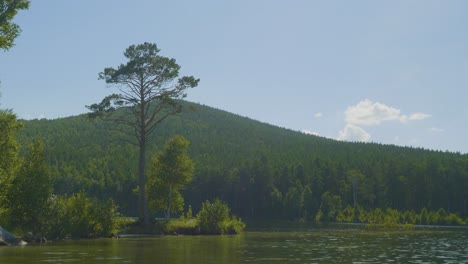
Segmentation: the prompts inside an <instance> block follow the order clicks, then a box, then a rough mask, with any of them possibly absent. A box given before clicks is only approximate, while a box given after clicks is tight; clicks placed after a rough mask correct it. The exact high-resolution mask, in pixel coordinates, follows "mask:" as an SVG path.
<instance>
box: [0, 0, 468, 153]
mask: <svg viewBox="0 0 468 264" xmlns="http://www.w3.org/2000/svg"><path fill="white" fill-rule="evenodd" d="M466 10H468V1H463V0H459V1H456V0H449V1H442V0H440V1H433V0H419V1H418V0H412V1H407V0H401V1H398V0H392V1H372V0H369V1H344V0H343V1H310V0H294V1H279V0H278V1H272V0H268V1H267V0H255V1H252V0H237V1H218V0H210V1H205V0H201V1H192V0H186V1H178V0H175V1H155V0H135V1H124V0H100V1H95V0H80V1H61V0H40V1H39V0H32V1H31V7H30V9H29V10H27V11H22V12H20V13H19V14H18V15H17V17H16V18H15V22H16V23H18V24H19V25H20V26H21V28H22V30H23V32H22V34H21V36H20V37H19V38H18V39H17V40H16V46H15V47H14V48H12V49H11V50H9V51H8V52H1V53H0V80H1V82H2V83H1V84H0V92H1V93H2V96H1V98H0V107H2V108H11V109H13V110H14V111H15V112H16V113H17V114H18V115H19V117H21V118H27V119H30V118H43V117H45V118H57V117H65V116H70V115H77V114H80V113H83V112H86V108H85V105H89V104H92V103H95V102H98V101H100V100H101V99H102V98H103V97H104V96H106V95H108V94H110V93H112V92H113V91H112V90H110V89H109V88H106V85H105V83H104V82H103V81H102V80H98V79H97V76H98V73H99V72H100V71H102V70H103V69H104V68H105V67H115V66H117V65H118V64H119V63H121V62H123V61H124V57H123V51H124V50H125V48H127V47H128V46H129V45H131V44H139V43H142V42H145V41H147V42H154V43H157V45H158V47H159V48H160V49H161V54H162V55H165V56H168V57H173V58H175V59H176V60H177V62H178V63H179V64H180V65H181V66H182V71H181V73H182V74H183V75H194V76H195V77H197V78H200V79H201V81H200V85H199V86H198V87H197V88H195V89H193V90H191V91H190V92H189V96H188V98H187V99H188V100H189V101H193V102H198V103H202V104H205V105H209V106H213V107H216V108H219V109H223V110H227V111H230V112H233V113H236V114H240V115H242V116H248V117H251V118H253V119H256V120H260V121H263V122H267V123H270V124H274V125H277V126H280V127H286V128H290V129H293V130H298V131H303V132H304V133H314V134H318V135H320V136H323V137H328V138H333V139H339V140H347V141H367V142H380V143H385V144H396V145H404V146H415V147H423V148H428V149H437V150H443V151H445V150H449V151H458V152H462V153H468V141H467V140H466V135H468V122H467V121H468V120H467V117H468V104H467V101H468V89H467V88H468V87H467V85H468V34H467V29H466V25H468V16H466Z"/></svg>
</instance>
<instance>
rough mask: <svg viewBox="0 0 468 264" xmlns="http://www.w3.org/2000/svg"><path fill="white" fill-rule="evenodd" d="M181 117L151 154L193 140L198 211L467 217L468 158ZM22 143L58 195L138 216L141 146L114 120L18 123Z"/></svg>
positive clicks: (168, 125)
mask: <svg viewBox="0 0 468 264" xmlns="http://www.w3.org/2000/svg"><path fill="white" fill-rule="evenodd" d="M184 105H185V106H187V109H190V108H195V111H191V110H186V111H184V112H183V113H182V114H181V115H180V116H176V117H171V118H170V119H167V120H166V121H165V122H164V123H162V125H161V126H160V127H158V128H157V129H156V131H155V133H154V135H153V137H154V138H153V141H152V143H153V145H152V146H151V147H150V148H149V149H150V152H151V153H149V154H150V155H148V156H151V155H152V153H155V152H156V151H157V149H158V146H160V147H162V146H163V144H164V142H165V141H166V140H167V139H168V138H170V137H171V136H173V135H175V134H180V135H183V136H184V137H186V138H187V139H188V140H189V141H190V142H191V145H190V151H189V152H190V155H191V157H192V159H193V160H194V161H195V164H196V172H195V175H194V178H193V181H192V182H191V183H190V184H189V185H188V186H187V188H186V189H185V190H184V191H183V194H184V196H185V199H186V202H185V203H186V205H189V204H190V205H193V207H194V210H196V209H197V206H198V205H200V204H201V202H202V201H204V200H206V199H213V198H215V197H218V198H220V199H222V200H224V201H226V202H228V203H229V205H230V206H231V208H232V210H233V212H234V213H235V214H237V215H240V216H243V217H254V218H255V217H259V218H260V217H274V218H301V217H305V218H307V217H312V216H313V215H314V214H315V213H316V212H317V210H318V209H319V206H320V203H321V197H322V195H323V194H324V193H325V192H328V193H331V194H335V195H339V196H340V197H341V201H342V204H343V206H345V205H347V204H350V205H353V204H354V203H355V202H356V203H357V204H359V205H361V206H363V207H365V208H369V209H370V208H377V207H379V208H387V207H391V208H394V209H413V210H416V211H417V210H420V209H421V208H423V207H426V208H428V209H430V210H437V209H438V208H444V209H445V210H447V211H450V212H457V213H460V214H461V215H465V216H466V210H467V202H468V201H467V200H468V191H466V190H468V156H467V155H460V154H456V153H446V152H436V151H429V150H424V149H414V148H405V147H397V146H387V145H380V144H366V143H346V142H339V141H335V140H331V139H325V138H321V137H316V136H312V135H306V134H303V133H300V132H295V131H291V130H288V129H283V128H278V127H275V126H272V125H268V124H264V123H261V122H257V121H254V120H252V119H249V118H245V117H241V116H238V115H234V114H231V113H228V112H225V111H221V110H217V109H213V108H210V107H207V106H202V105H197V104H193V103H188V102H184ZM24 124H25V125H24V129H23V131H22V132H21V134H20V135H19V141H20V143H22V144H23V145H24V144H29V143H30V142H31V141H32V140H33V139H34V138H38V137H39V138H42V139H43V140H44V142H45V152H46V153H45V154H46V157H47V162H48V163H49V165H50V169H51V173H52V176H53V178H54V188H55V191H56V193H58V194H65V193H74V192H80V191H85V192H87V193H89V194H90V195H92V196H95V197H98V198H100V199H103V200H105V199H108V198H112V199H114V200H115V201H116V203H117V204H118V205H119V206H120V208H121V211H122V212H123V213H124V214H126V215H136V212H135V210H136V208H135V206H134V205H135V204H136V199H137V196H136V195H135V194H134V191H133V189H134V188H135V186H136V177H135V173H136V164H137V154H138V153H137V148H136V147H135V146H134V145H132V144H130V143H128V141H129V140H131V138H128V137H126V136H124V135H122V134H120V133H118V132H115V131H114V130H112V127H113V124H112V123H109V122H103V121H90V120H88V119H87V117H86V116H85V115H80V116H75V117H69V118H61V119H56V120H31V121H24Z"/></svg>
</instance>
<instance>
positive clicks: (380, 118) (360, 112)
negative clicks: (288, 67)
mask: <svg viewBox="0 0 468 264" xmlns="http://www.w3.org/2000/svg"><path fill="white" fill-rule="evenodd" d="M429 117H431V115H428V114H425V113H420V112H418V113H413V114H411V115H409V117H408V116H407V115H404V114H402V113H401V111H400V109H396V108H394V107H391V106H388V105H385V104H382V103H378V102H372V101H371V100H369V99H366V100H363V101H360V102H359V103H357V104H356V105H352V106H350V107H348V109H346V111H345V121H346V123H347V124H353V125H363V126H374V125H379V124H380V123H382V122H384V121H392V120H396V121H399V122H402V123H404V122H407V121H413V120H423V119H426V118H429Z"/></svg>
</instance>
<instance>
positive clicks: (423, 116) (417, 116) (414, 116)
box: [408, 113, 431, 120]
mask: <svg viewBox="0 0 468 264" xmlns="http://www.w3.org/2000/svg"><path fill="white" fill-rule="evenodd" d="M429 117H431V115H428V114H424V113H414V114H411V115H410V116H409V118H408V119H409V120H423V119H426V118H429Z"/></svg>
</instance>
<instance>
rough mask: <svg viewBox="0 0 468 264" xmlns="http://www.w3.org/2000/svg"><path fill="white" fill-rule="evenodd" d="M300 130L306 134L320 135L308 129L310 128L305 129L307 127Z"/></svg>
mask: <svg viewBox="0 0 468 264" xmlns="http://www.w3.org/2000/svg"><path fill="white" fill-rule="evenodd" d="M301 132H302V133H304V134H307V135H314V136H320V134H319V133H317V132H315V131H310V130H307V129H303V130H301Z"/></svg>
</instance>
